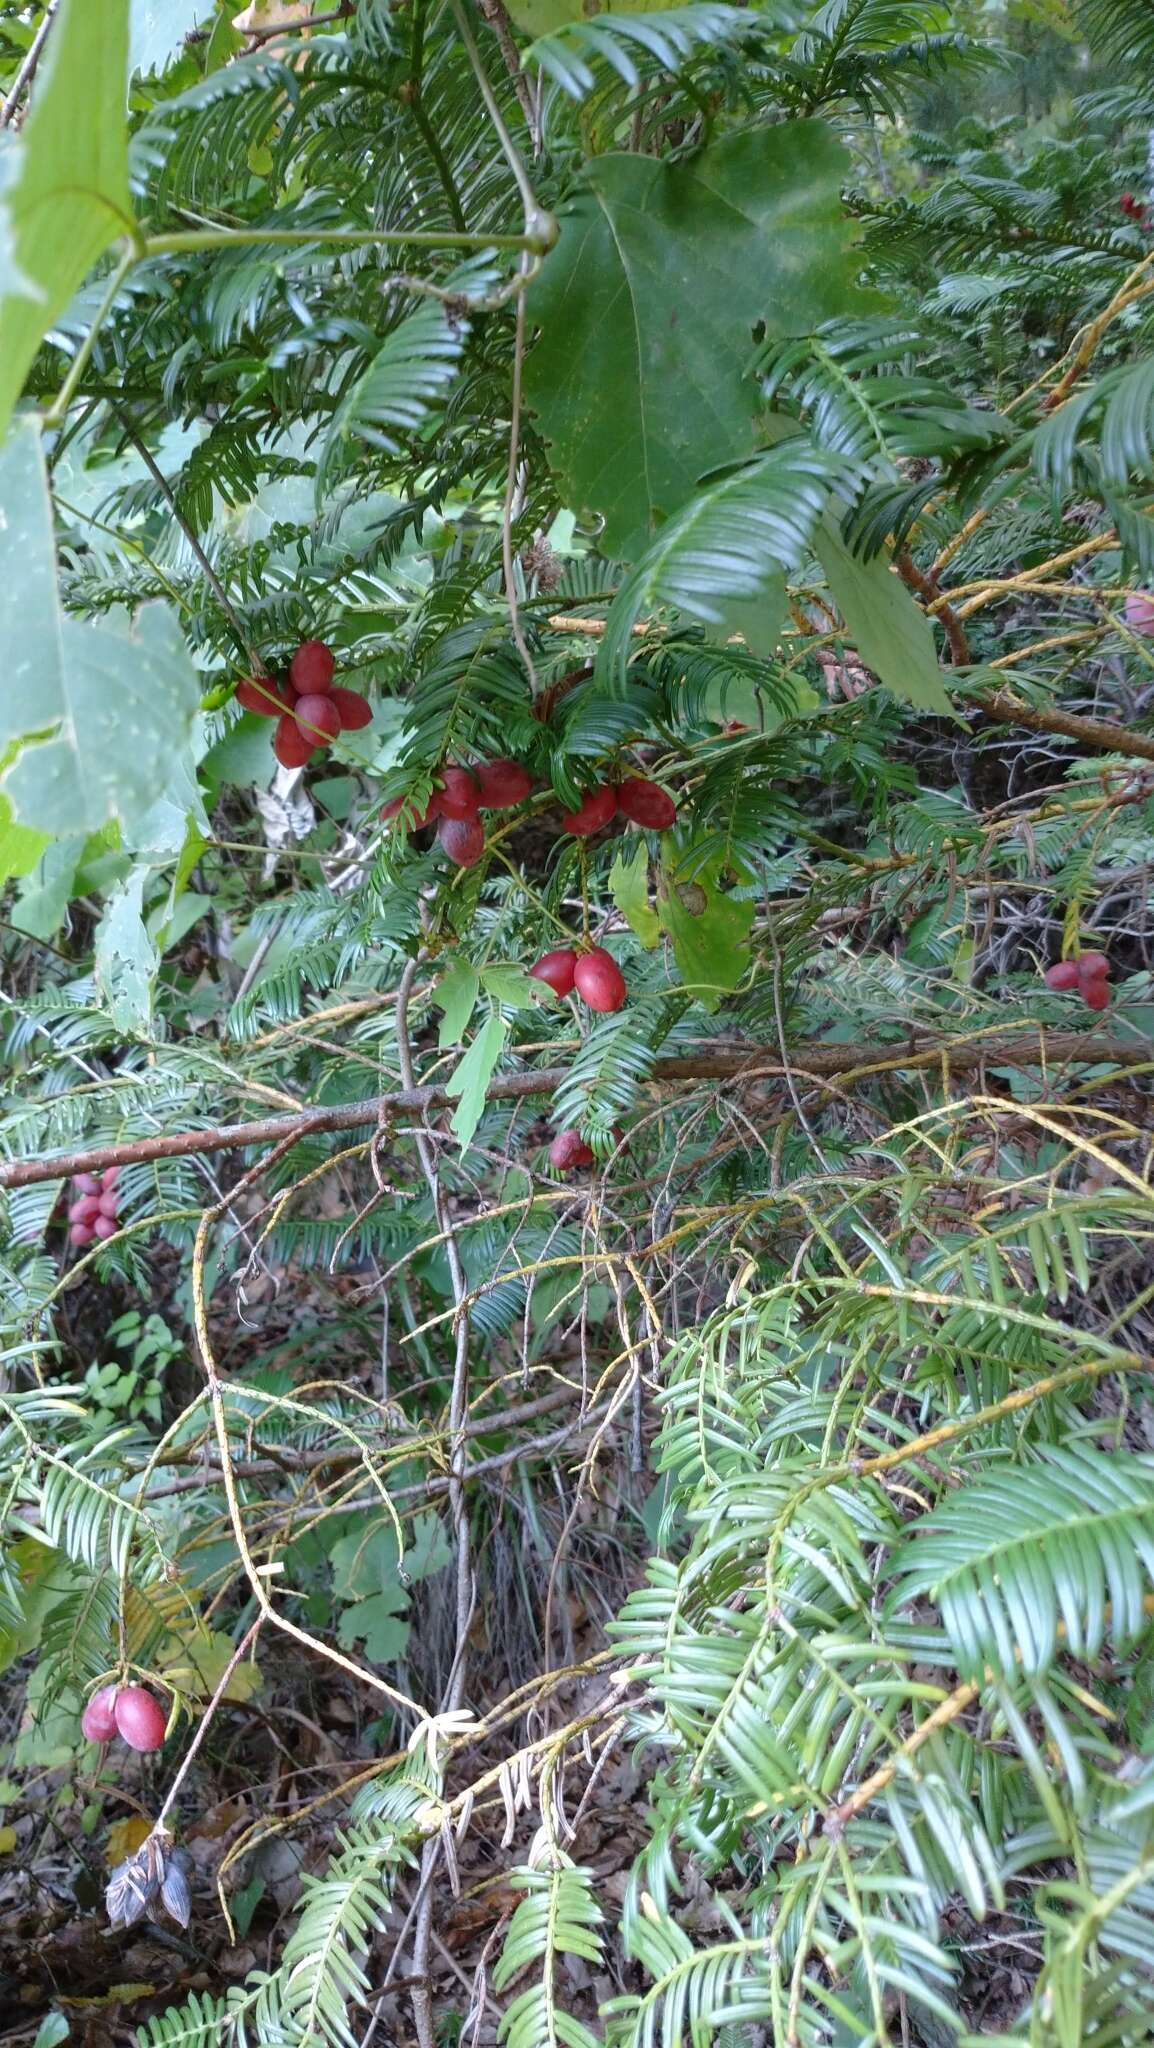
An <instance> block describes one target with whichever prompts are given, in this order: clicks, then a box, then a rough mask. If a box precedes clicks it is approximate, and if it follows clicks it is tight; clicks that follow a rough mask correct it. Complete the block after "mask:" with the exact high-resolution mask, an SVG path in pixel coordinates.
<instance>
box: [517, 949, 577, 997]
mask: <svg viewBox="0 0 1154 2048" xmlns="http://www.w3.org/2000/svg"><path fill="white" fill-rule="evenodd" d="M576 967H577V955H576V953H575V952H574V951H573V948H572V946H558V947H557V948H556V949H555V951H554V952H552V953H542V955H541V958H540V959H539V960H534V962H533V965H532V967H531V968H530V969H529V972H530V974H532V975H535V976H536V978H537V980H538V981H545V982H548V984H549V987H550V988H551V989H552V991H553V993H554V995H557V996H567V995H568V994H569V991H570V990H571V988H572V987H573V976H574V972H575V970H576Z"/></svg>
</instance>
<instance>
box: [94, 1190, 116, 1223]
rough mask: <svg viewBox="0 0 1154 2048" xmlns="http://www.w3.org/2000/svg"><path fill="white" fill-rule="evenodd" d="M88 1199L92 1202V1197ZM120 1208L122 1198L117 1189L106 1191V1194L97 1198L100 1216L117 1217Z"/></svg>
mask: <svg viewBox="0 0 1154 2048" xmlns="http://www.w3.org/2000/svg"><path fill="white" fill-rule="evenodd" d="M88 1199H89V1201H91V1200H92V1197H91V1195H90V1196H89V1197H88ZM119 1208H120V1196H119V1195H118V1194H117V1192H116V1189H115V1188H108V1189H106V1191H105V1192H104V1194H102V1195H98V1196H97V1198H96V1209H97V1214H98V1215H100V1216H115V1215H116V1214H117V1211H118V1210H119Z"/></svg>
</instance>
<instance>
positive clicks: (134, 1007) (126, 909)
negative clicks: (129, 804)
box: [95, 867, 160, 1038]
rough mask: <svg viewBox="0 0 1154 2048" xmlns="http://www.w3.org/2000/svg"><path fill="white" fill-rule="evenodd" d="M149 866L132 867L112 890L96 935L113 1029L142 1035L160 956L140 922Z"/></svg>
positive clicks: (145, 1031) (102, 984) (149, 1014)
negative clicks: (118, 885)
mask: <svg viewBox="0 0 1154 2048" xmlns="http://www.w3.org/2000/svg"><path fill="white" fill-rule="evenodd" d="M147 875H148V869H147V868H144V867H138V868H134V869H133V871H132V873H131V875H129V877H128V879H127V881H125V882H123V883H122V884H121V886H120V887H119V888H118V889H117V890H115V891H114V893H113V895H112V896H111V897H110V898H109V902H108V907H107V909H106V910H105V913H104V916H103V917H102V919H101V921H100V927H99V929H98V931H97V934H96V951H95V968H96V980H97V982H98V984H99V987H100V992H101V994H102V995H103V997H104V1000H105V1002H106V1003H107V1005H108V1009H109V1013H110V1015H111V1017H112V1021H113V1023H114V1024H115V1025H116V1028H117V1030H118V1031H123V1032H125V1033H126V1035H128V1036H131V1037H138V1038H143V1037H146V1036H147V1034H148V1031H149V1029H150V1027H151V1024H152V988H153V983H154V981H155V979H156V972H157V969H158V967H159V965H160V955H159V954H158V952H157V950H156V947H155V946H154V945H153V943H152V940H151V939H150V938H149V936H148V933H147V931H146V930H145V925H144V909H143V905H144V884H145V880H146V878H147Z"/></svg>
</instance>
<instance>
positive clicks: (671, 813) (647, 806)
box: [617, 775, 677, 832]
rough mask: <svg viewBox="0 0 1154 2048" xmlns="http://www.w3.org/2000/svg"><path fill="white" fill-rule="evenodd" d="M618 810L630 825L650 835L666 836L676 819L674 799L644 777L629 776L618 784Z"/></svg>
mask: <svg viewBox="0 0 1154 2048" xmlns="http://www.w3.org/2000/svg"><path fill="white" fill-rule="evenodd" d="M617 808H618V810H619V811H620V813H621V815H622V817H623V818H628V820H629V822H630V824H631V825H643V826H644V827H645V830H646V831H647V832H667V831H668V830H669V827H670V826H671V825H672V824H673V823H674V821H675V820H676V817H677V805H676V804H675V803H674V801H673V798H672V797H671V796H670V795H669V794H668V793H667V792H666V791H665V790H664V789H659V788H658V786H657V784H656V783H655V782H647V781H646V779H645V777H644V775H627V776H626V777H625V780H624V782H619V783H618V785H617Z"/></svg>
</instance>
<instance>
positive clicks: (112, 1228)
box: [68, 1166, 120, 1245]
mask: <svg viewBox="0 0 1154 2048" xmlns="http://www.w3.org/2000/svg"><path fill="white" fill-rule="evenodd" d="M117 1179H118V1169H117V1168H116V1167H115V1166H106V1167H105V1169H104V1172H103V1173H78V1174H77V1175H76V1177H75V1179H74V1180H73V1183H72V1192H73V1194H74V1195H75V1196H76V1200H75V1201H74V1202H73V1204H72V1207H71V1208H70V1209H69V1211H68V1242H69V1244H75V1245H86V1244H91V1243H92V1240H93V1238H95V1237H115V1235H116V1232H117V1229H118V1228H119V1224H118V1221H117V1217H118V1213H119V1209H120V1197H119V1195H118V1194H117V1192H116V1182H117Z"/></svg>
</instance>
